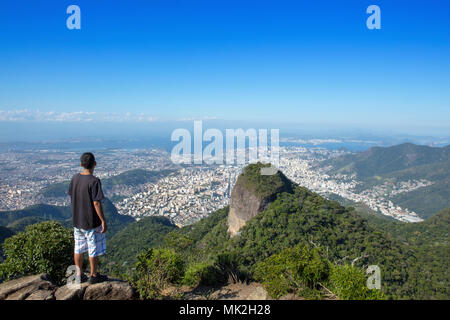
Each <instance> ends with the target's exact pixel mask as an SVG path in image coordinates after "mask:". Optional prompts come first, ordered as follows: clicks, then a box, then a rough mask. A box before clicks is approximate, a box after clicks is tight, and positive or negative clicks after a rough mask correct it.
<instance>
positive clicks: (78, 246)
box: [73, 226, 106, 257]
mask: <svg viewBox="0 0 450 320" xmlns="http://www.w3.org/2000/svg"><path fill="white" fill-rule="evenodd" d="M100 231H102V226H99V227H97V228H95V229H90V230H83V229H78V228H75V227H74V228H73V236H74V238H75V253H77V254H80V253H84V252H86V251H87V252H88V254H89V257H97V256H101V255H102V254H105V252H106V238H105V234H104V233H101V232H100Z"/></svg>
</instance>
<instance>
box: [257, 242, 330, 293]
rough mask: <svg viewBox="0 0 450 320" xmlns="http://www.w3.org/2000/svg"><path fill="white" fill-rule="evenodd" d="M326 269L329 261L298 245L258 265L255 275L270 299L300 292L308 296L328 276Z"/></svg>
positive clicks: (314, 250)
mask: <svg viewBox="0 0 450 320" xmlns="http://www.w3.org/2000/svg"><path fill="white" fill-rule="evenodd" d="M329 268H330V267H329V262H328V261H327V260H326V259H324V258H322V257H321V256H320V254H319V251H318V250H317V249H311V248H309V247H308V246H305V245H297V246H296V247H294V248H287V249H284V250H282V251H281V252H280V253H278V254H274V255H272V256H270V257H269V258H267V259H266V260H264V261H263V262H260V263H258V264H257V265H256V267H255V273H254V276H255V278H256V279H257V280H258V281H260V282H261V283H262V284H263V286H264V287H265V288H266V290H267V292H268V293H269V295H270V296H272V297H273V298H276V299H278V298H279V297H281V296H282V295H285V294H287V293H289V292H292V291H294V292H297V293H299V291H302V290H304V293H308V296H311V295H312V294H311V290H315V289H316V287H317V285H318V282H320V281H323V280H325V279H326V278H327V277H328V273H329Z"/></svg>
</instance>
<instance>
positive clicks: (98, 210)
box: [94, 201, 108, 233]
mask: <svg viewBox="0 0 450 320" xmlns="http://www.w3.org/2000/svg"><path fill="white" fill-rule="evenodd" d="M94 208H95V212H96V213H97V215H98V217H99V218H100V221H101V222H102V231H101V232H102V233H105V232H106V230H107V229H108V226H107V225H106V220H105V216H104V214H103V206H102V203H101V202H100V201H94Z"/></svg>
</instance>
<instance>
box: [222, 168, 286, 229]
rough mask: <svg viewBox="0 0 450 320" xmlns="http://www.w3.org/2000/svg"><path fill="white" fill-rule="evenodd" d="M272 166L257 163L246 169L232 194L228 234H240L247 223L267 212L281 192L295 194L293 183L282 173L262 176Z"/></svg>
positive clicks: (277, 172)
mask: <svg viewBox="0 0 450 320" xmlns="http://www.w3.org/2000/svg"><path fill="white" fill-rule="evenodd" d="M268 167H270V164H262V163H259V162H258V163H256V164H251V165H248V166H247V167H245V168H244V170H243V171H242V173H241V175H240V176H239V177H238V179H237V181H236V184H235V186H234V188H233V190H232V192H231V199H230V211H229V214H228V232H230V234H231V236H235V235H237V234H238V233H239V230H240V229H241V228H242V227H243V226H244V225H245V223H246V222H247V221H248V220H250V219H251V218H253V217H254V216H256V215H257V214H258V213H260V212H261V211H263V210H265V209H266V208H267V207H268V205H269V204H270V203H271V202H272V201H274V200H275V199H276V197H277V195H278V194H279V193H281V192H289V193H292V192H293V185H292V182H291V181H290V180H289V179H288V178H286V176H285V175H284V174H283V173H281V172H280V171H276V173H275V174H273V175H264V174H261V169H262V168H268Z"/></svg>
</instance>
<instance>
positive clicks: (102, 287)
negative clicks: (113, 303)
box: [0, 274, 137, 300]
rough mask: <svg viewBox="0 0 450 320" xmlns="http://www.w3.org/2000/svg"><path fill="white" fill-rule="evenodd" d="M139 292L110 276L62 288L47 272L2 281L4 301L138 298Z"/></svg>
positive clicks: (1, 295) (126, 283) (0, 295)
mask: <svg viewBox="0 0 450 320" xmlns="http://www.w3.org/2000/svg"><path fill="white" fill-rule="evenodd" d="M136 297H137V296H136V292H135V290H134V289H133V288H132V287H131V285H130V284H129V283H128V282H127V281H122V280H119V279H112V278H111V279H108V280H107V281H105V282H102V283H97V284H92V285H90V284H89V283H87V282H84V283H81V284H78V285H77V284H66V285H64V286H61V287H58V286H56V285H55V284H54V283H52V282H51V281H50V280H49V278H48V276H47V275H46V274H39V275H33V276H27V277H22V278H19V279H14V280H11V281H7V282H4V283H1V284H0V300H134V299H136Z"/></svg>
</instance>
